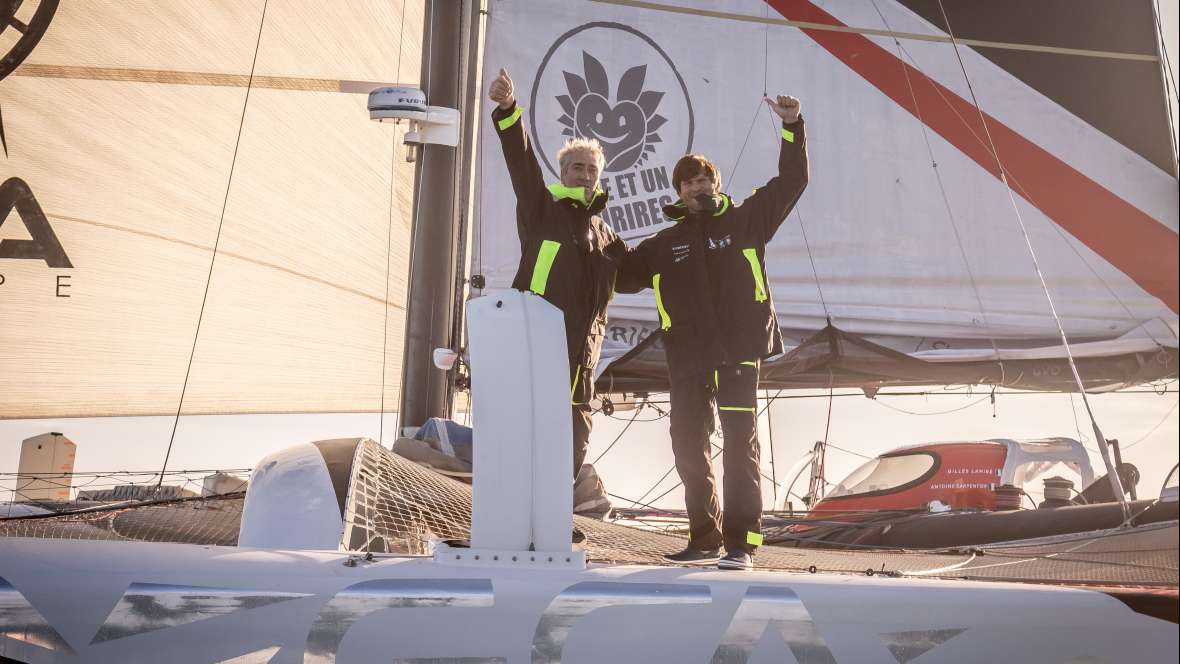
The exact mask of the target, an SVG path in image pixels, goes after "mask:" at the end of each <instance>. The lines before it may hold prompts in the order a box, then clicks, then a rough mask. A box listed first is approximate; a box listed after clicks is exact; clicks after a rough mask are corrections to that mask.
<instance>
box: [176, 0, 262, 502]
mask: <svg viewBox="0 0 1180 664" xmlns="http://www.w3.org/2000/svg"><path fill="white" fill-rule="evenodd" d="M269 1H270V0H263V3H262V16H261V18H260V19H259V21H258V37H257V38H256V39H255V40H254V59H253V60H252V61H251V62H250V78H249V79H247V81H246V96H245V98H244V99H243V100H242V116H241V118H240V119H239V120H238V135H237V138H236V139H234V154H233V157H232V158H231V159H230V162H229V176H228V178H227V179H226V183H225V197H224V198H223V199H222V201H221V215H220V217H218V219H217V235H216V237H215V238H214V239H213V255H212V256H211V257H210V258H209V273H208V274H207V275H206V276H205V291H204V293H203V294H202V295H201V308H200V311H198V312H197V327H196V330H195V331H194V332H193V345H192V348H191V349H190V350H189V354H188V364H187V365H186V366H185V369H184V382H183V383H182V384H181V387H180V401H179V403H177V404H176V417H175V418H173V420H172V434H171V435H170V436H169V437H168V449H167V451H165V452H164V463H163V465H162V466H161V467H160V482H159V483H158V484H157V485H156V486H162V485H163V482H164V471H166V470H167V469H168V459H169V457H171V456H172V444H173V443H174V442H176V429H177V427H178V426H179V425H180V413H181V411H183V410H184V396H185V393H186V392H187V391H188V379H189V377H190V376H191V375H192V372H193V358H194V357H196V354H197V340H198V339H199V338H200V336H201V322H202V321H203V320H204V319H205V305H206V304H207V303H208V302H209V284H210V283H212V281H213V266H214V265H216V264H217V248H218V247H219V246H220V244H221V230H222V227H224V226H225V210H226V207H227V206H228V205H229V192H230V189H231V188H232V186H233V182H234V168H235V167H236V166H237V164H238V148H240V147H241V145H242V128H243V127H244V126H246V109H247V108H248V107H249V106H250V91H251V90H253V89H254V70H255V68H256V67H257V66H258V49H259V46H261V44H262V28H263V26H265V25H266V7H267V4H268V3H269Z"/></svg>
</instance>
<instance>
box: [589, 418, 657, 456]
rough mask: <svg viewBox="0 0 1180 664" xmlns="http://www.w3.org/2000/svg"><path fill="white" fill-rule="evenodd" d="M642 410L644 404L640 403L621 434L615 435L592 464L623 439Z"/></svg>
mask: <svg viewBox="0 0 1180 664" xmlns="http://www.w3.org/2000/svg"><path fill="white" fill-rule="evenodd" d="M642 410H643V406H642V405H640V406H639V407H638V408H636V409H635V413H634V414H632V415H631V419H630V420H628V421H627V424H626V425H624V426H623V430H622V431H620V432H619V435H617V436H615V439H614V440H613V441H611V444H610V445H607V446H606V449H605V450H603V451H602V454H599V455H598V457H597V458H595V459H594V461H592V462H591V464H597V463H598V462H599V461H601V460H602V457H604V456H606V453H607V452H609V451H611V448H613V447H614V446H615V444H616V443H618V442H619V441H620V440H622V438H623V434H625V433H627V429H630V428H631V425H632V424H634V423H635V418H636V417H639V413H640V411H642ZM649 421H651V420H649Z"/></svg>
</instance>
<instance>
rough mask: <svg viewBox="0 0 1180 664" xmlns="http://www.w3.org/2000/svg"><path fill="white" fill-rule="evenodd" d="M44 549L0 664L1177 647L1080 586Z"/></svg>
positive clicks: (1145, 650) (9, 595) (1094, 655)
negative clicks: (9, 663)
mask: <svg viewBox="0 0 1180 664" xmlns="http://www.w3.org/2000/svg"><path fill="white" fill-rule="evenodd" d="M46 544H47V543H46V542H45V541H44V540H35V539H9V540H6V541H5V542H4V543H3V547H4V559H5V563H4V575H5V576H4V583H3V594H2V595H0V602H2V606H3V612H2V615H3V616H4V625H3V627H2V629H3V633H4V638H3V641H2V642H0V652H2V653H3V654H4V656H6V657H9V658H11V659H15V660H17V661H22V662H69V661H85V662H142V661H160V662H164V661H166V662H172V663H174V664H180V663H182V662H201V663H208V662H225V661H234V662H246V661H259V662H299V661H303V662H335V661H339V662H389V661H395V662H401V661H415V662H443V661H448V662H451V661H461V662H527V661H533V662H555V661H565V662H606V661H615V662H623V661H627V662H705V661H715V662H745V661H766V662H770V661H792V657H793V658H794V660H795V661H800V662H889V661H898V662H907V661H910V660H911V659H914V658H916V657H918V656H919V655H924V654H925V653H926V652H927V651H930V654H928V655H925V657H924V659H922V660H921V661H923V662H934V661H955V662H997V661H1007V662H1021V661H1027V662H1034V661H1035V662H1068V661H1108V662H1133V661H1138V662H1143V661H1174V660H1175V658H1176V654H1177V632H1176V628H1175V625H1172V624H1170V623H1167V622H1165V621H1161V620H1157V619H1154V618H1150V617H1147V616H1143V615H1140V614H1137V613H1135V612H1134V611H1132V610H1130V609H1129V608H1127V607H1126V606H1125V605H1124V604H1122V603H1121V602H1120V601H1118V600H1117V599H1114V598H1113V597H1110V596H1107V595H1105V594H1102V593H1099V592H1091V591H1084V590H1068V589H1061V588H1052V587H1042V586H1029V585H1017V584H1002V583H975V582H948V581H933V580H922V579H901V578H881V577H867V576H860V577H857V576H838V575H831V574H822V573H821V574H792V573H783V572H758V571H755V572H749V573H735V572H721V571H717V570H699V571H698V570H690V569H684V568H674V567H645V566H605V565H603V566H599V565H591V566H590V567H589V568H587V569H583V570H570V569H539V568H537V567H536V566H533V565H529V564H525V563H520V564H519V565H515V564H511V563H503V564H487V565H484V566H480V565H466V564H464V565H448V564H445V563H444V562H441V561H436V560H434V559H431V558H429V557H420V558H414V557H378V558H375V559H374V560H372V561H366V560H364V559H363V558H360V557H358V556H356V555H349V554H347V553H341V552H336V551H322V552H320V551H281V550H265V549H250V548H230V547H209V546H194V545H182V544H148V543H131V542H96V541H57V542H53V543H52V546H46ZM235 658H239V659H235ZM710 658H712V659H710Z"/></svg>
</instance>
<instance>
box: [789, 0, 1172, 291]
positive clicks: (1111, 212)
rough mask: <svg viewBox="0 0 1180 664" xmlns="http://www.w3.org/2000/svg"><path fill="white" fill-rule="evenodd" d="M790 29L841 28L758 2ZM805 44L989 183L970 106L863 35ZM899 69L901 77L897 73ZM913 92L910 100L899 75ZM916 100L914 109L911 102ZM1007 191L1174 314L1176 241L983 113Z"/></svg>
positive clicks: (820, 33) (802, 9) (815, 15)
mask: <svg viewBox="0 0 1180 664" xmlns="http://www.w3.org/2000/svg"><path fill="white" fill-rule="evenodd" d="M766 2H767V3H768V4H769V5H770V6H771V7H773V8H774V9H775V10H776V11H778V13H780V14H782V16H783V17H784V18H786V19H788V20H791V21H803V22H810V23H821V24H826V25H833V26H843V25H844V24H843V23H841V22H840V21H839V20H838V19H836V18H835V17H834V16H832V15H831V14H829V13H827V12H825V11H824V10H823V9H820V8H819V7H817V6H815V5H814V4H812V3H811V2H809V1H808V0H766ZM802 30H803V32H804V33H805V34H807V36H808V37H810V38H811V39H813V40H814V41H815V42H816V43H817V44H819V45H820V46H822V47H823V48H824V49H825V50H827V51H828V52H829V53H831V54H832V55H834V56H835V57H836V58H837V59H839V60H840V61H841V62H843V63H844V64H845V65H847V66H848V68H850V69H852V70H853V71H854V72H856V73H857V74H859V75H860V76H861V77H862V78H864V79H865V80H866V81H868V82H869V83H871V84H872V85H873V86H874V87H876V88H877V89H878V90H880V91H881V92H883V93H884V94H885V95H886V96H888V97H889V98H890V99H892V100H893V101H894V102H896V103H897V104H898V105H899V106H901V107H902V108H904V109H905V110H907V111H909V112H910V113H912V114H913V115H914V116H915V117H919V115H918V112H917V111H918V109H921V115H920V118H921V120H922V121H923V122H924V123H925V124H926V125H927V126H928V127H930V128H931V129H933V130H934V131H935V132H937V133H938V134H939V135H940V136H942V137H943V138H944V139H946V140H947V141H948V142H949V143H950V144H951V145H954V146H955V147H956V148H958V149H959V150H960V151H961V152H962V153H963V154H965V155H967V156H968V157H970V158H971V159H973V160H974V161H975V162H976V163H977V164H979V165H980V166H982V167H983V168H984V170H986V171H987V172H989V173H991V174H992V175H993V176H995V177H996V178H999V177H1000V169H999V167H998V166H997V164H996V160H995V157H993V156H992V153H991V150H990V148H989V145H988V143H987V137H986V134H985V133H984V128H983V125H982V124H981V122H980V114H979V112H978V111H977V110H976V108H975V105H974V104H972V103H971V102H970V101H968V100H965V99H963V98H962V97H960V96H959V95H957V94H955V93H954V92H952V91H951V90H950V89H949V88H946V87H944V86H942V85H940V84H939V83H938V82H937V81H934V80H933V79H930V78H928V77H927V76H926V75H925V74H923V73H922V72H920V71H918V70H917V69H915V68H913V67H911V66H910V65H908V64H906V63H904V62H903V61H901V60H900V59H898V58H897V57H896V56H894V55H893V54H891V53H890V52H889V51H886V50H885V49H883V48H881V47H880V46H878V45H876V44H874V43H873V42H872V41H870V40H869V39H868V38H866V37H864V36H863V35H859V34H854V33H846V32H832V31H828V30H808V29H806V28H802ZM903 68H904V70H903ZM907 73H908V75H909V81H910V82H911V83H912V84H913V95H912V96H911V92H910V87H909V85H908V84H907V82H906V75H907ZM915 98H916V99H917V108H915V106H914V99H915ZM983 117H984V118H985V121H986V122H987V129H988V130H989V131H990V132H991V137H992V140H993V141H994V142H995V146H996V152H997V154H998V155H999V157H1000V160H1001V161H1002V162H1003V164H1004V167H1005V169H1006V170H1007V171H1008V179H1009V182H1010V183H1011V184H1012V186H1013V190H1014V191H1015V192H1016V193H1018V194H1020V196H1021V197H1022V198H1024V199H1025V200H1026V201H1028V202H1029V203H1030V204H1032V205H1033V206H1035V207H1036V208H1038V209H1039V210H1040V211H1041V212H1043V213H1045V215H1046V216H1047V217H1049V218H1050V219H1052V220H1053V221H1054V222H1056V223H1057V224H1058V225H1059V226H1061V227H1062V228H1064V229H1065V230H1066V231H1068V232H1069V233H1070V234H1071V235H1073V236H1074V237H1076V238H1077V239H1078V240H1080V241H1082V242H1083V243H1084V244H1085V245H1086V246H1087V247H1089V248H1090V249H1092V250H1094V251H1095V252H1097V253H1098V255H1100V256H1102V257H1103V258H1104V259H1106V260H1107V261H1109V262H1110V264H1111V265H1113V266H1115V267H1116V268H1118V269H1119V270H1121V271H1122V272H1123V273H1124V274H1126V275H1127V276H1128V277H1130V278H1131V279H1133V280H1134V281H1135V283H1136V284H1139V286H1140V287H1141V288H1143V290H1145V291H1147V292H1148V293H1150V294H1152V295H1154V296H1155V297H1158V298H1159V299H1160V300H1162V301H1163V302H1164V303H1165V304H1167V306H1168V308H1170V309H1171V310H1172V311H1173V312H1180V285H1178V283H1177V280H1176V274H1177V272H1178V271H1180V251H1178V247H1177V234H1176V233H1175V232H1173V231H1172V230H1171V229H1170V228H1168V227H1167V226H1164V225H1163V224H1161V223H1160V222H1158V221H1156V220H1155V219H1154V218H1152V217H1151V215H1148V214H1147V213H1145V212H1143V211H1142V210H1140V209H1138V208H1136V207H1135V206H1134V205H1132V204H1130V203H1128V202H1127V201H1125V200H1123V199H1122V198H1120V197H1119V196H1118V195H1116V194H1115V193H1114V192H1112V191H1110V190H1109V189H1106V188H1105V187H1103V186H1102V185H1100V184H1098V183H1097V182H1095V181H1093V180H1091V179H1090V178H1088V177H1086V176H1085V175H1084V174H1083V173H1081V172H1079V171H1078V170H1076V169H1075V168H1073V167H1072V166H1070V165H1069V164H1066V163H1065V162H1063V161H1062V160H1060V159H1058V158H1057V157H1055V156H1053V155H1052V154H1050V153H1049V152H1048V151H1047V150H1045V149H1043V148H1041V147H1040V146H1038V145H1037V144H1035V143H1033V142H1032V141H1030V140H1029V139H1027V138H1025V137H1024V136H1022V135H1020V134H1019V133H1018V132H1016V131H1015V130H1013V129H1011V128H1009V127H1007V126H1006V125H1004V124H1003V123H1002V122H1000V121H999V120H997V119H996V118H994V117H992V116H990V115H988V114H986V113H984V114H983Z"/></svg>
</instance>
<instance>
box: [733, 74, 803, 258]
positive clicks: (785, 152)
mask: <svg viewBox="0 0 1180 664" xmlns="http://www.w3.org/2000/svg"><path fill="white" fill-rule="evenodd" d="M764 101H765V102H766V104H767V106H770V110H771V111H773V112H774V114H775V115H777V116H779V117H780V118H781V119H782V121H783V125H782V128H781V130H780V131H779V154H778V174H777V175H775V176H774V177H772V178H771V179H770V181H769V182H767V183H766V185H765V186H763V187H760V188H759V189H758V190H757V191H755V192H754V195H753V196H751V197H750V198H749V199H747V200H746V202H745V203H744V204H743V207H745V206H746V205H750V206H753V209H752V210H751V212H753V216H752V217H751V219H752V223H753V224H754V225H755V226H756V227H757V226H761V231H762V238H763V241H764V242H770V239H771V238H772V237H774V234H775V232H776V231H778V227H779V226H780V225H782V223H783V220H784V219H786V218H787V215H788V214H790V212H791V210H792V209H793V208H794V207H795V203H796V202H798V200H799V197H800V196H801V195H802V194H803V190H804V189H806V188H807V179H808V171H807V135H806V132H805V130H804V127H803V116H802V115H800V110H801V105H800V103H799V100H798V99H796V98H794V97H788V96H784V95H779V96H778V97H777V98H775V99H771V98H770V97H766V98H765V99H764Z"/></svg>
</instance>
